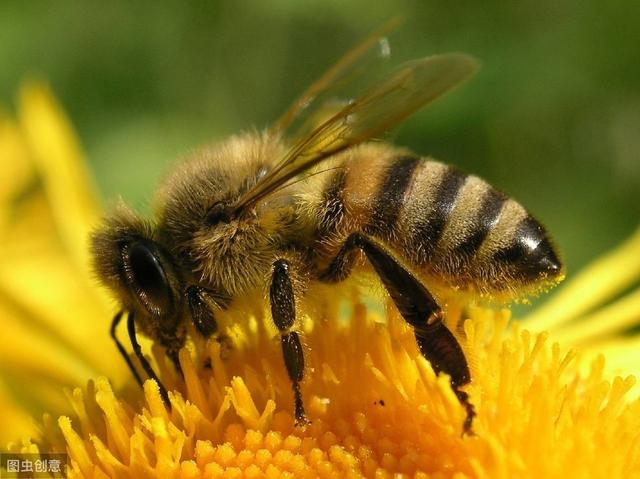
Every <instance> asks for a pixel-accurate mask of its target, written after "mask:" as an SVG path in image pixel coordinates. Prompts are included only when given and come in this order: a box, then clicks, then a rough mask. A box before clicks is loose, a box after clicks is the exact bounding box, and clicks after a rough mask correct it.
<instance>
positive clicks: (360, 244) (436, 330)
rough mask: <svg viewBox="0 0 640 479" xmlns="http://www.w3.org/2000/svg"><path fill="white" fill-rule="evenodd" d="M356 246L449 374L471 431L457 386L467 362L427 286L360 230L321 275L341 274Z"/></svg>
mask: <svg viewBox="0 0 640 479" xmlns="http://www.w3.org/2000/svg"><path fill="white" fill-rule="evenodd" d="M357 249H360V250H361V251H363V252H364V254H365V256H366V257H367V259H368V260H369V262H370V263H371V265H372V266H373V268H374V269H375V271H376V273H377V274H378V276H379V277H380V279H381V280H382V283H383V284H384V286H385V288H386V289H387V292H388V293H389V295H390V296H391V299H392V300H393V302H394V303H395V305H396V307H397V308H398V310H399V311H400V314H401V315H402V317H403V318H404V319H405V321H407V323H409V324H410V325H411V326H412V327H413V330H414V334H415V338H416V341H417V343H418V348H419V349H420V352H421V353H422V355H423V356H424V357H425V358H426V359H428V360H429V362H430V363H431V366H432V367H433V370H434V371H435V372H436V374H437V373H438V372H440V371H443V372H445V373H447V374H448V375H449V376H450V377H451V387H452V389H453V391H454V392H455V394H456V396H457V397H458V400H459V401H460V403H461V404H462V405H463V406H464V407H465V409H466V412H467V418H466V420H465V423H464V430H465V432H470V431H471V424H472V422H473V418H474V416H475V414H476V413H475V410H474V408H473V405H472V404H471V403H470V402H469V396H468V394H467V393H466V392H464V391H461V390H460V387H461V386H463V385H465V384H467V383H469V381H471V375H470V373H469V366H468V364H467V360H466V358H465V356H464V352H463V351H462V348H461V347H460V344H459V343H458V341H457V340H456V338H455V336H454V335H453V334H452V333H451V331H449V329H448V328H447V327H446V326H445V325H444V323H443V321H442V319H443V313H442V308H440V306H439V305H438V303H437V302H436V300H435V298H434V297H433V295H432V294H431V293H430V292H429V290H427V288H426V287H425V286H424V285H423V284H422V283H421V282H420V281H418V280H417V279H416V278H415V277H414V276H413V275H412V274H411V273H410V272H408V271H407V270H406V269H405V268H404V267H403V266H402V265H401V264H400V263H399V262H398V261H397V260H396V259H395V258H394V257H393V256H392V255H391V254H390V253H388V252H387V251H385V250H384V249H383V248H381V247H380V246H378V245H377V244H376V243H374V242H373V241H372V240H371V239H369V238H367V237H366V236H365V235H362V234H360V233H354V234H352V235H350V236H349V237H348V238H347V240H346V242H345V244H344V245H343V246H342V248H341V249H340V251H339V253H338V255H337V256H336V258H335V259H334V260H333V261H332V262H331V264H330V265H329V269H328V270H327V273H325V275H324V276H325V277H326V278H327V279H331V278H340V277H342V276H344V273H343V272H342V270H343V269H344V267H345V265H350V264H351V263H352V261H349V260H348V259H349V258H350V257H352V256H353V252H354V251H355V250H357Z"/></svg>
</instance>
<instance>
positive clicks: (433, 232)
mask: <svg viewBox="0 0 640 479" xmlns="http://www.w3.org/2000/svg"><path fill="white" fill-rule="evenodd" d="M412 183H413V185H412V187H411V188H410V189H409V191H410V194H408V195H407V196H406V198H405V201H404V204H403V205H402V208H401V212H400V213H399V217H400V220H399V221H398V223H397V225H396V226H395V230H396V238H397V239H398V240H399V243H400V244H399V246H400V249H401V250H402V251H403V252H404V254H405V255H406V259H407V260H408V261H409V263H411V264H413V265H414V266H415V267H418V268H419V269H426V270H427V271H429V272H430V273H432V274H435V275H436V276H441V277H443V278H444V279H447V280H448V282H450V283H452V284H455V285H456V286H460V287H468V286H473V287H474V288H476V289H479V290H483V291H503V290H510V289H513V288H514V282H516V283H520V284H523V285H524V284H532V283H535V282H536V281H538V280H540V279H543V278H546V277H550V276H554V275H556V274H558V273H559V271H560V263H559V260H558V257H557V255H556V254H555V252H554V250H553V248H552V246H551V244H550V242H549V239H548V237H547V234H546V232H545V230H544V228H543V227H542V226H541V225H540V223H539V222H537V221H536V220H535V219H534V218H533V217H532V216H531V215H530V214H529V213H528V212H527V211H526V210H525V209H524V208H523V207H522V206H521V205H520V204H519V203H517V202H516V201H515V200H513V199H510V198H508V197H507V196H506V195H504V194H503V193H501V192H500V191H498V190H496V189H495V188H493V187H492V186H490V185H489V184H487V183H486V182H485V181H484V180H482V179H480V178H478V177H476V176H473V175H468V174H465V173H463V172H461V171H460V170H457V169H455V168H453V167H450V166H447V165H444V164H442V163H438V162H434V161H428V160H423V161H422V163H421V166H420V168H419V169H418V170H416V171H415V173H414V175H413V179H412Z"/></svg>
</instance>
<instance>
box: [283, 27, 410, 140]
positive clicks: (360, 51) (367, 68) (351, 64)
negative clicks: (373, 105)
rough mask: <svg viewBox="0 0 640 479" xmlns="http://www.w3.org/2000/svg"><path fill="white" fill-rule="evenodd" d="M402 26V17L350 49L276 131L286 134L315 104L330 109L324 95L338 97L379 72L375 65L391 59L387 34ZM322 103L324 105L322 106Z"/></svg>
mask: <svg viewBox="0 0 640 479" xmlns="http://www.w3.org/2000/svg"><path fill="white" fill-rule="evenodd" d="M401 23H402V19H401V18H395V19H392V20H391V21H389V22H387V23H386V24H384V25H383V26H382V27H380V28H379V29H378V30H377V31H375V32H374V33H372V34H371V35H370V36H369V37H368V38H366V39H365V40H363V41H362V42H361V43H360V44H359V45H357V46H355V47H354V48H352V49H351V50H349V51H348V52H347V53H346V54H345V55H344V56H343V57H342V58H341V59H340V60H338V61H337V62H336V64H335V65H333V66H332V67H331V68H330V69H329V70H327V71H326V72H325V73H324V74H323V75H322V76H321V77H320V78H318V79H317V80H316V81H315V82H314V83H312V84H311V85H310V86H309V88H307V89H306V90H305V91H304V92H303V93H302V94H301V95H300V96H299V97H298V98H297V99H296V100H295V101H294V102H293V103H292V104H291V106H290V107H289V108H288V109H287V111H285V112H284V114H283V115H282V116H281V117H280V118H279V119H278V121H277V122H276V123H275V124H274V125H273V128H272V129H273V130H275V131H278V132H283V131H285V130H286V129H288V128H289V127H290V126H291V124H292V123H293V122H294V121H295V120H296V119H298V118H299V116H300V115H301V114H302V113H303V112H304V113H308V112H309V111H310V110H311V106H312V105H315V106H316V107H317V108H318V110H323V109H325V110H326V107H327V105H326V104H322V99H323V95H324V94H326V93H327V92H330V93H331V94H335V93H336V92H338V91H340V89H341V87H342V86H343V85H350V84H352V83H353V82H354V78H356V77H359V76H361V75H362V74H364V73H366V72H369V73H370V72H371V71H372V70H374V69H375V64H379V63H382V62H384V61H385V60H387V59H388V58H389V56H390V48H389V42H388V40H387V38H386V37H385V35H388V34H389V33H390V32H392V31H393V30H395V29H396V28H397V27H398V26H399V25H400V24H401ZM319 103H320V104H321V105H320V106H319V107H318V104H319ZM316 113H317V112H313V113H312V115H313V116H316Z"/></svg>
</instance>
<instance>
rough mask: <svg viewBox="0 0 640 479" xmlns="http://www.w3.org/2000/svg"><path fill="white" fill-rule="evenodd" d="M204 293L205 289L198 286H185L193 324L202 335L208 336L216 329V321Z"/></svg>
mask: <svg viewBox="0 0 640 479" xmlns="http://www.w3.org/2000/svg"><path fill="white" fill-rule="evenodd" d="M206 294H207V292H206V290H205V289H204V288H201V287H200V286H189V287H188V288H187V302H188V303H189V310H190V311H191V319H192V320H193V324H194V326H195V327H196V329H197V330H198V332H199V333H200V334H202V336H203V337H205V338H209V337H211V335H212V334H214V333H216V332H217V331H218V323H216V318H215V316H214V314H213V311H212V310H211V308H210V307H209V304H208V303H207V301H206V300H205V295H206Z"/></svg>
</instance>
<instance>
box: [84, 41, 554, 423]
mask: <svg viewBox="0 0 640 479" xmlns="http://www.w3.org/2000/svg"><path fill="white" fill-rule="evenodd" d="M383 33H384V32H378V33H376V34H374V35H372V36H371V37H369V38H368V39H366V40H365V41H364V42H363V43H361V44H360V45H359V46H358V47H356V48H355V49H353V50H351V51H350V52H349V53H347V55H346V56H345V57H344V58H343V59H342V60H340V61H339V62H338V63H337V64H336V65H335V66H334V67H333V68H331V69H330V70H328V71H327V73H325V74H324V75H323V76H322V77H321V78H320V79H319V80H318V81H317V82H315V83H314V84H313V85H311V87H309V88H308V89H307V90H306V91H305V92H304V93H303V94H302V96H301V97H300V98H298V100H296V101H295V102H294V103H293V105H292V106H291V107H290V108H289V109H288V110H287V111H286V112H285V114H284V115H283V116H282V117H281V118H280V120H279V121H278V122H277V123H276V124H275V126H274V127H272V128H270V129H268V130H266V131H264V132H255V131H254V132H249V133H245V134H241V135H238V136H233V137H231V138H229V139H228V140H226V141H223V142H222V143H220V144H218V145H216V146H213V147H209V148H205V149H203V150H201V151H199V152H197V153H195V154H193V155H192V156H191V157H190V158H188V159H187V160H186V161H184V162H182V163H180V164H178V165H177V167H176V168H175V169H174V171H173V172H171V173H170V175H169V176H168V178H167V179H166V181H165V182H164V184H163V185H162V187H161V188H160V190H159V194H158V198H159V200H158V202H157V203H158V205H159V207H158V211H157V216H156V218H155V219H154V220H153V221H147V220H144V219H141V218H140V217H138V216H137V215H136V214H134V213H133V212H132V211H131V210H129V209H128V208H127V207H126V206H120V207H119V208H118V209H117V210H116V211H115V212H114V213H113V214H112V215H111V216H108V217H107V218H106V219H105V220H104V223H103V225H102V226H101V227H100V228H99V229H97V230H96V231H95V232H94V234H93V236H92V257H93V261H94V267H95V271H96V272H97V274H98V277H99V278H100V280H101V281H102V282H103V283H104V285H106V286H107V287H108V288H109V289H111V290H112V292H113V293H114V294H115V296H116V297H117V299H118V301H119V302H120V303H121V304H122V310H121V311H120V312H119V313H118V314H116V316H115V317H114V319H113V322H112V326H111V335H112V336H113V338H114V340H115V342H116V345H117V347H118V349H119V350H120V352H121V353H122V355H123V357H124V358H125V360H126V361H127V363H128V365H129V367H130V369H131V371H132V373H133V374H134V376H135V377H136V379H137V381H138V382H139V383H141V378H140V375H139V374H138V372H137V370H136V368H135V367H134V364H133V363H132V361H131V359H130V358H129V356H128V354H127V353H126V350H125V348H124V347H123V345H122V344H121V343H120V342H119V341H118V339H117V337H116V334H115V333H116V327H117V325H118V324H119V322H120V320H121V319H122V317H123V315H124V313H125V312H128V315H127V328H128V332H129V338H130V340H131V344H132V347H133V350H134V352H135V354H136V356H137V357H138V359H139V361H140V363H141V365H142V367H143V369H144V370H145V372H146V373H147V375H148V376H149V377H151V378H154V379H155V380H156V381H157V383H158V386H159V388H160V393H161V395H162V396H163V398H164V399H165V401H166V402H167V404H168V394H167V391H166V389H165V388H164V386H163V385H162V383H161V382H160V381H159V380H158V378H157V376H156V374H155V372H154V371H153V369H152V367H151V366H150V364H149V363H148V361H147V360H146V358H145V357H144V356H143V355H142V353H141V349H140V345H139V343H138V340H137V337H136V333H137V331H136V330H139V331H140V332H141V333H143V334H144V335H146V336H148V337H150V338H152V339H153V340H155V341H157V342H159V343H160V344H161V345H162V346H163V347H164V348H165V349H166V352H167V354H168V356H169V357H170V358H171V359H172V360H173V362H174V363H175V365H176V367H177V368H178V369H179V362H178V351H179V350H180V348H181V347H182V346H183V345H184V344H185V338H186V331H187V323H189V322H191V323H192V324H193V326H194V327H195V328H194V329H195V330H196V331H197V332H198V333H199V334H201V335H202V336H204V337H211V336H213V335H216V334H218V333H219V331H218V325H217V322H216V318H217V317H219V316H220V315H222V314H224V312H225V311H227V310H228V309H229V308H230V307H232V305H233V304H236V303H237V302H242V301H243V299H244V298H248V297H255V295H257V296H261V297H262V298H264V297H265V296H268V303H269V305H270V309H271V317H272V319H273V323H274V324H275V326H276V327H277V329H278V331H279V334H280V342H281V347H282V355H283V358H284V365H285V367H286V370H287V373H288V376H289V378H290V380H291V383H292V387H293V396H294V413H295V418H296V421H297V423H299V424H304V423H305V422H306V421H307V419H306V415H305V409H304V402H303V397H302V394H301V390H300V384H301V381H302V380H303V378H304V375H305V361H304V354H303V347H302V343H301V339H300V337H301V332H300V331H299V329H298V328H297V327H296V326H297V325H298V321H296V320H297V318H298V317H299V315H300V304H301V302H302V301H304V298H305V297H306V296H307V294H308V292H309V291H311V290H312V289H313V288H314V287H315V286H317V285H320V284H323V283H324V284H337V283H340V282H342V281H344V280H345V279H347V278H348V277H350V276H352V275H353V276H357V275H361V274H364V273H366V272H370V273H371V272H373V273H374V274H376V275H377V276H378V277H379V279H380V280H381V282H382V284H383V285H384V287H385V289H386V291H387V293H388V295H389V296H390V298H391V300H392V302H393V303H394V304H395V306H396V307H397V309H398V310H399V312H400V314H401V316H402V317H403V318H404V319H405V320H406V321H407V323H408V324H409V325H410V326H411V327H412V328H413V330H414V332H415V338H416V341H417V345H418V347H419V350H420V352H421V353H422V355H423V356H424V357H425V358H426V359H428V360H429V361H430V363H431V365H432V366H433V369H434V370H435V371H436V372H445V373H447V374H448V375H449V376H450V378H451V386H452V388H453V390H454V392H455V393H456V395H457V397H458V399H459V400H460V402H461V404H462V405H463V406H464V407H465V408H466V413H467V417H466V421H465V424H464V429H465V430H466V431H469V430H470V429H471V425H472V420H473V417H474V415H475V411H474V408H473V405H472V404H471V403H470V401H469V398H468V395H467V393H466V392H464V391H463V390H462V389H461V388H462V387H463V386H464V385H465V384H467V383H469V381H470V380H471V377H470V373H469V367H468V364H467V360H466V358H465V355H464V353H463V351H462V348H461V347H460V345H459V343H458V341H457V340H456V338H455V336H454V335H453V334H452V332H451V331H450V330H449V329H448V328H447V327H446V326H445V324H444V322H443V315H444V313H443V307H442V306H443V305H442V300H440V299H438V297H439V296H440V295H439V294H436V293H434V291H435V290H437V289H438V288H439V287H442V285H444V286H445V288H450V289H451V290H454V289H455V290H457V291H460V292H467V293H469V294H471V295H479V296H490V297H506V298H513V297H516V296H520V295H522V294H523V293H525V292H530V291H531V290H537V289H541V288H544V287H546V286H548V285H551V284H553V283H555V282H557V281H559V279H560V278H561V277H562V274H563V273H562V271H563V268H562V265H561V262H560V260H559V257H558V254H557V253H556V251H555V249H554V247H553V246H552V243H551V241H550V239H549V236H548V234H547V232H546V231H545V229H544V228H543V226H541V224H540V223H539V222H538V221H537V220H535V219H534V218H533V217H532V216H531V215H530V214H529V213H528V212H527V210H525V209H524V208H523V207H522V206H521V205H520V204H519V203H517V202H516V201H514V200H513V199H510V198H509V197H507V196H506V195H504V194H503V193H501V192H499V191H498V190H496V189H494V188H493V187H491V186H490V185H488V184H487V183H486V182H484V181H483V180H482V179H480V178H478V177H476V176H473V175H469V174H466V173H463V172H461V171H459V170H458V169H456V168H454V167H451V166H448V165H446V164H443V163H440V162H437V161H434V160H432V159H429V158H424V157H421V156H418V155H416V154H413V153H411V152H410V151H408V150H406V149H403V148H399V147H396V146H392V145H390V144H386V143H383V142H380V141H373V140H374V139H375V138H377V137H379V136H380V135H382V134H383V133H385V132H386V131H388V130H389V129H390V128H392V127H394V126H396V125H398V124H399V123H400V122H401V121H402V120H404V119H405V118H406V117H407V116H409V115H410V114H412V113H413V112H415V111H416V110H418V109H420V108H422V107H423V106H424V105H426V104H427V103H430V102H431V101H432V100H434V99H436V98H438V97H440V96H441V95H443V94H444V93H446V92H447V91H449V90H451V89H452V88H454V87H456V86H457V85H459V84H460V83H462V82H463V81H464V80H466V79H468V78H469V77H470V76H471V75H472V74H473V73H474V72H475V71H476V70H477V68H478V64H477V62H476V60H474V59H473V58H472V57H470V56H468V55H465V54H461V53H449V54H444V55H436V56H430V57H426V58H423V59H419V60H415V61H412V62H409V63H406V64H404V65H401V66H400V67H399V68H397V69H395V70H393V71H392V72H391V73H390V74H389V75H387V76H386V77H385V78H384V79H382V80H380V81H377V82H375V83H374V84H373V85H372V86H370V87H368V88H365V89H364V91H363V93H362V94H361V95H360V96H357V97H356V99H355V100H353V101H350V102H348V103H344V104H340V105H339V106H336V104H335V103H334V104H331V106H330V107H327V106H326V105H327V104H319V102H318V101H316V98H317V97H319V96H322V95H321V94H323V93H326V92H329V93H330V92H331V91H332V89H333V88H334V87H335V85H337V84H339V83H342V82H344V81H345V79H347V78H348V77H349V76H350V75H352V74H354V72H356V71H357V70H358V68H359V67H360V66H361V65H362V64H364V60H363V59H365V58H367V56H368V55H369V54H370V52H372V51H374V50H376V49H377V45H379V43H380V40H381V39H382V38H383ZM310 105H312V106H314V107H315V108H313V109H312V108H310ZM306 110H308V112H315V113H316V114H315V116H314V115H309V118H315V121H314V123H312V124H311V125H305V126H303V127H300V129H299V131H301V132H302V133H300V134H299V135H297V136H294V138H293V139H289V138H288V137H287V136H286V135H285V131H286V130H287V129H289V128H290V127H291V125H292V124H293V123H294V121H298V120H299V117H300V114H301V112H303V111H306ZM308 112H307V113H308ZM436 285H440V286H437V287H436ZM434 288H435V289H434ZM336 289H338V288H336Z"/></svg>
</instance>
